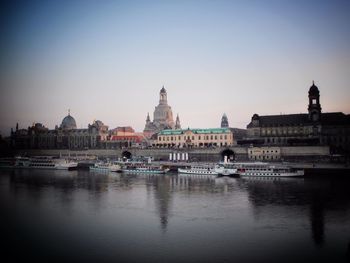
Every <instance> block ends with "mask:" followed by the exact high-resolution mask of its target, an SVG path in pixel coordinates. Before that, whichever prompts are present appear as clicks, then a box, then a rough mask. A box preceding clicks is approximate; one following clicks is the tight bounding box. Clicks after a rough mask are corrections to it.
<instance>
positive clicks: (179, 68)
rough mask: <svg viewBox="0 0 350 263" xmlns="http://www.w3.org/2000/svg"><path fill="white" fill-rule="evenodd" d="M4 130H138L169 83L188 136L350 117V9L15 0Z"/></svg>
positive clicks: (8, 12)
mask: <svg viewBox="0 0 350 263" xmlns="http://www.w3.org/2000/svg"><path fill="white" fill-rule="evenodd" d="M0 7H1V8H0V10H1V11H0V12H1V13H0V19H1V23H0V34H1V35H0V36H1V44H0V85H1V96H0V107H1V108H0V133H1V134H2V135H7V134H8V133H9V131H10V128H11V127H15V125H16V122H18V123H19V127H20V128H26V127H28V126H29V125H31V124H32V123H33V122H41V123H43V124H44V125H45V126H47V127H49V128H54V127H55V125H56V124H58V125H59V124H60V123H61V121H62V119H63V118H64V117H65V116H66V115H67V111H68V109H70V110H71V115H72V116H73V117H74V118H75V120H76V122H77V126H78V127H79V128H80V127H83V128H84V127H87V125H88V123H91V122H92V121H93V120H94V119H99V120H102V121H103V122H104V123H105V124H106V125H108V126H109V127H110V128H115V127H117V126H123V125H130V126H132V127H134V129H136V130H137V131H142V130H143V128H144V124H145V119H146V115H147V112H150V114H151V116H152V115H153V111H154V107H155V106H156V105H157V104H158V99H159V90H160V89H161V87H162V86H163V85H164V86H165V88H166V90H167V91H168V102H169V104H170V105H171V106H172V109H173V113H174V116H176V114H177V113H179V115H180V119H181V124H182V127H183V128H187V127H192V128H195V127H198V128H199V127H200V128H209V127H218V126H219V125H220V120H221V116H222V114H223V113H224V112H225V113H226V114H227V116H228V119H229V123H230V126H231V127H245V126H246V125H247V124H248V123H249V121H250V118H251V116H252V115H253V114H254V113H258V114H261V115H268V114H280V113H282V114H283V113H284V114H287V113H300V112H306V111H307V103H308V98H307V92H308V89H309V87H310V86H311V84H312V80H315V84H316V85H317V86H318V87H319V89H320V93H321V105H322V109H323V112H333V111H342V112H345V113H347V114H348V113H350V104H349V101H350V87H349V83H350V15H349V14H350V1H334V0H330V1H301V0H300V1H298V0H296V1H283V0H276V1H97V0H96V1H88V0H84V1H8V2H7V3H4V2H2V4H1V6H0Z"/></svg>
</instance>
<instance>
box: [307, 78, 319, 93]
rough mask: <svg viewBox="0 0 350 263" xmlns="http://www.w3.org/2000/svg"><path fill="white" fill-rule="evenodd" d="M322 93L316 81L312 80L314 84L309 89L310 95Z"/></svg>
mask: <svg viewBox="0 0 350 263" xmlns="http://www.w3.org/2000/svg"><path fill="white" fill-rule="evenodd" d="M318 95H320V91H319V90H318V88H317V86H316V85H315V82H314V81H312V86H311V87H310V89H309V96H315V97H316V96H318Z"/></svg>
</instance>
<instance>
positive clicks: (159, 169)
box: [122, 163, 170, 174]
mask: <svg viewBox="0 0 350 263" xmlns="http://www.w3.org/2000/svg"><path fill="white" fill-rule="evenodd" d="M169 170H170V169H169V168H165V167H163V166H161V165H160V166H158V165H149V164H145V163H133V164H126V165H125V166H124V167H122V172H123V173H140V174H165V173H167V172H168V171H169Z"/></svg>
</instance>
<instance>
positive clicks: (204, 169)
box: [177, 165, 218, 175]
mask: <svg viewBox="0 0 350 263" xmlns="http://www.w3.org/2000/svg"><path fill="white" fill-rule="evenodd" d="M177 171H178V172H179V173H183V174H203V175H218V172H217V171H216V167H213V166H209V165H191V166H190V167H185V168H178V169H177Z"/></svg>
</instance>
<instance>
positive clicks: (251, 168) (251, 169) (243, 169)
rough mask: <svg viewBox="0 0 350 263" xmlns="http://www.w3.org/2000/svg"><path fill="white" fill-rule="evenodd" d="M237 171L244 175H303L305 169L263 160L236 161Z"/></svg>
mask: <svg viewBox="0 0 350 263" xmlns="http://www.w3.org/2000/svg"><path fill="white" fill-rule="evenodd" d="M234 166H235V167H236V168H237V173H238V174H239V175H240V176H242V177H301V176H304V170H300V169H294V168H292V167H289V166H286V165H282V164H269V163H262V162H254V163H234Z"/></svg>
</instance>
